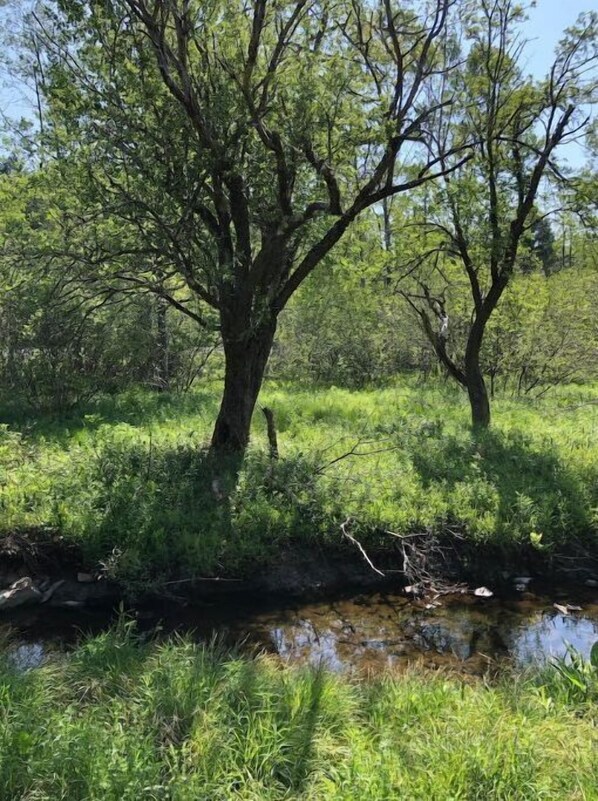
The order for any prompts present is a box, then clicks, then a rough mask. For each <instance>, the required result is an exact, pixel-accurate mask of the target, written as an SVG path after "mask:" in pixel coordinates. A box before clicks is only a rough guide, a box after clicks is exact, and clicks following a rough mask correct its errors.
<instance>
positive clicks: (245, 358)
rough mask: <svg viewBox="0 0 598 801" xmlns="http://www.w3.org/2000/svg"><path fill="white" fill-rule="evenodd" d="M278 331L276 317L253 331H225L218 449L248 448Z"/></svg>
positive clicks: (215, 442) (239, 450) (215, 439)
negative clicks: (267, 365)
mask: <svg viewBox="0 0 598 801" xmlns="http://www.w3.org/2000/svg"><path fill="white" fill-rule="evenodd" d="M275 333H276V320H274V321H270V322H268V323H265V324H262V325H259V326H257V327H256V328H255V329H254V330H252V331H251V332H250V333H247V331H246V330H245V331H242V330H238V331H234V330H233V331H231V332H226V333H224V336H223V340H224V342H223V344H224V392H223V394H222V401H221V404H220V411H219V413H218V417H217V419H216V425H215V427H214V433H213V435H212V443H211V449H212V451H213V452H214V453H225V452H230V453H239V454H242V453H243V452H244V451H245V449H246V448H247V445H248V443H249V431H250V427H251V417H252V415H253V410H254V409H255V404H256V401H257V397H258V395H259V392H260V389H261V386H262V380H263V378H264V370H265V369H266V364H267V362H268V357H269V356H270V351H271V350H272V343H273V342H274V334H275Z"/></svg>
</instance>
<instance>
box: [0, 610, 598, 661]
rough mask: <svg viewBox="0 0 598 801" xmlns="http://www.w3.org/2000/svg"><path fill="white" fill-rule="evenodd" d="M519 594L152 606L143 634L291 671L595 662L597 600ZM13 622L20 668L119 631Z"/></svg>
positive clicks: (89, 624) (63, 621) (33, 619)
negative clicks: (250, 655) (577, 655)
mask: <svg viewBox="0 0 598 801" xmlns="http://www.w3.org/2000/svg"><path fill="white" fill-rule="evenodd" d="M524 597H525V600H524V599H523V597H521V596H519V597H518V598H517V599H515V600H513V599H511V600H509V601H502V602H501V601H499V600H497V599H491V600H483V599H477V598H472V597H471V596H457V597H452V598H443V599H441V603H440V604H439V605H437V606H433V607H432V608H430V607H429V605H428V607H427V608H426V604H424V603H421V604H417V603H412V602H411V601H409V600H408V599H407V598H406V597H405V596H404V595H399V594H397V595H393V594H390V595H388V594H387V595H370V596H366V595H360V596H356V597H353V598H350V599H344V600H340V601H336V602H334V603H330V602H326V603H325V602H322V603H312V604H300V605H296V606H287V607H282V608H281V607H280V606H278V607H275V608H272V607H264V606H263V605H261V606H260V605H256V604H253V605H251V604H244V605H241V604H239V603H232V604H229V605H226V604H221V603H215V604H213V605H205V604H204V605H203V606H201V607H200V606H188V607H183V608H182V607H180V606H174V605H170V606H169V605H153V606H150V607H146V608H145V609H143V610H138V612H137V614H138V620H139V628H140V630H142V631H148V632H152V631H153V630H154V629H155V628H156V626H157V624H158V623H159V624H160V627H161V635H160V636H167V635H168V634H170V633H172V632H174V631H176V632H179V633H184V632H188V633H190V634H191V636H193V637H195V638H196V639H197V640H199V641H204V640H207V639H209V638H211V637H212V636H213V635H214V633H216V634H218V635H219V636H220V637H221V638H222V639H223V640H225V641H226V642H230V643H231V644H232V643H237V642H241V641H242V642H244V643H246V644H247V646H249V647H251V648H255V647H257V648H258V649H266V650H268V651H270V652H273V653H276V654H279V655H280V657H281V658H282V659H283V660H285V661H288V662H292V663H304V664H311V665H320V664H324V665H326V666H327V667H328V668H330V669H332V670H334V671H353V670H356V671H366V672H375V671H377V670H380V669H382V668H384V667H399V668H400V667H402V666H407V665H409V664H411V663H413V662H415V661H417V662H421V663H423V664H424V665H426V666H427V667H432V668H433V667H441V666H448V667H451V668H452V669H457V670H459V671H461V672H463V673H482V672H484V671H485V670H486V668H487V666H488V664H489V662H492V663H497V662H500V660H501V659H504V658H508V659H512V660H514V661H515V662H517V663H519V664H521V665H529V664H534V663H535V664H540V663H543V662H545V661H547V660H548V659H549V658H550V657H555V656H564V655H565V654H566V650H567V645H568V644H570V645H572V646H573V647H574V648H576V649H577V650H578V651H580V652H581V653H582V654H583V655H584V656H588V655H589V652H590V649H591V647H592V645H593V643H594V642H596V641H598V599H597V598H596V597H593V598H592V597H590V598H588V597H586V598H584V599H582V600H581V601H580V605H581V606H582V607H583V610H582V611H581V612H578V613H574V614H571V615H564V614H562V613H561V612H559V611H557V610H556V609H555V608H554V607H553V600H554V599H553V598H548V597H543V598H542V597H534V596H531V595H527V596H524ZM11 622H12V625H13V633H12V636H11V638H10V643H9V645H8V646H7V648H8V649H9V650H8V654H9V658H10V660H11V661H12V662H13V664H14V665H15V666H16V667H17V668H18V669H20V670H27V669H30V668H35V667H37V666H39V665H40V664H42V662H43V660H44V658H45V655H46V653H47V650H48V648H49V647H58V648H63V647H65V646H70V645H72V644H74V643H75V642H76V641H77V640H78V639H79V638H80V637H81V634H82V632H88V631H90V630H91V631H99V630H101V629H103V628H106V626H107V625H109V623H110V619H109V616H108V617H107V616H106V614H105V613H100V614H97V615H96V616H95V617H94V616H92V615H88V617H87V618H84V617H82V616H81V614H75V613H71V614H70V615H67V614H65V613H64V612H61V613H60V615H54V614H53V613H52V611H51V610H48V612H47V614H46V616H45V618H44V619H43V620H42V619H40V617H39V610H38V611H36V612H35V613H31V615H30V616H29V617H28V616H27V614H25V613H23V615H22V616H21V617H20V618H15V619H14V620H13V621H11Z"/></svg>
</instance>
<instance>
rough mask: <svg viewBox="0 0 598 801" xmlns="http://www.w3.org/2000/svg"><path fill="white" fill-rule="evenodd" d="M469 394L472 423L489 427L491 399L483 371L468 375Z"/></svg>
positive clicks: (475, 425)
mask: <svg viewBox="0 0 598 801" xmlns="http://www.w3.org/2000/svg"><path fill="white" fill-rule="evenodd" d="M467 394H468V395H469V403H470V405H471V424H472V426H473V427H474V428H478V429H479V428H488V427H489V426H490V401H489V400H488V391H487V389H486V382H485V381H484V376H483V375H482V371H481V370H479V368H478V370H477V371H476V372H474V374H473V375H470V374H468V375H467Z"/></svg>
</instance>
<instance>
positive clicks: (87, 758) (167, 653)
mask: <svg viewBox="0 0 598 801" xmlns="http://www.w3.org/2000/svg"><path fill="white" fill-rule="evenodd" d="M568 688H569V684H568V683H567V682H566V681H565V680H564V679H563V675H562V674H561V673H558V672H557V671H556V670H554V669H552V670H551V671H550V672H549V673H546V674H545V675H544V676H543V677H537V676H536V677H531V676H528V677H517V676H509V677H507V678H504V679H501V680H498V682H494V683H491V682H488V681H483V680H471V679H470V680H469V681H467V682H463V681H462V680H460V679H459V678H458V677H455V676H451V675H449V674H441V673H435V674H432V673H425V672H424V673H422V672H420V671H415V670H411V671H410V672H407V673H406V674H402V675H395V676H393V675H392V674H385V675H382V676H379V677H378V678H376V679H374V680H370V681H364V680H360V679H358V678H348V677H343V676H338V675H334V674H331V673H329V672H326V671H325V670H317V669H313V668H312V669H307V668H305V669H300V668H289V667H283V666H281V665H280V663H278V662H277V661H275V660H274V659H273V658H271V657H270V658H269V657H264V656H258V657H254V658H250V657H247V656H242V655H239V654H235V653H231V652H230V651H229V652H226V651H224V650H222V649H220V648H219V647H218V646H217V645H215V644H212V645H197V644H193V643H192V642H190V641H188V640H180V639H179V640H171V641H169V642H166V643H162V644H158V643H155V642H140V641H139V640H138V639H137V637H136V636H135V634H134V632H133V631H132V629H131V627H130V625H129V624H127V623H124V622H121V623H120V625H118V626H117V627H116V628H115V629H114V630H112V631H110V632H108V633H105V634H102V635H100V636H98V637H95V638H94V639H91V640H88V641H87V642H85V643H84V644H83V645H82V646H80V647H79V648H78V649H77V650H76V651H74V652H73V653H72V654H71V655H70V656H68V657H64V656H62V657H54V658H53V659H51V660H50V661H49V663H47V664H46V665H45V666H42V667H40V668H36V669H33V670H29V671H27V672H24V673H23V672H21V673H19V672H17V671H16V670H15V669H14V667H12V666H11V664H10V661H9V659H8V658H7V657H4V658H3V660H2V661H1V662H0V799H2V801H4V800H5V801H17V800H18V799H21V801H25V799H28V800H29V799H35V800H36V801H71V800H72V801H82V800H83V799H85V801H94V800H96V799H97V801H100V799H101V801H112V800H114V801H140V799H143V801H164V800H165V799H168V800H169V801H234V800H235V799H236V800H238V801H241V799H245V801H250V800H251V801H274V800H275V799H276V801H283V799H287V800H289V801H290V799H297V801H298V800H299V799H302V800H304V801H308V800H309V801H322V799H326V801H335V800H338V801H341V799H342V801H393V800H394V799H396V801H399V799H400V801H404V800H405V799H410V801H411V799H413V801H416V800H417V799H421V800H422V801H448V800H449V799H451V801H458V800H460V799H463V800H465V799H470V800H471V801H482V800H483V801H492V800H493V799H505V801H506V799H508V800H509V801H516V800H517V799H521V801H533V799H554V801H567V800H569V799H571V800H572V799H584V801H590V800H591V799H596V798H598V759H597V758H596V754H597V753H598V728H597V724H598V719H597V718H596V709H597V708H596V705H595V703H594V704H593V705H592V703H590V701H591V697H590V695H591V693H596V690H598V681H596V676H594V685H593V688H589V689H588V690H587V692H586V693H585V695H584V696H583V697H581V696H579V695H576V696H575V697H574V698H572V697H571V696H570V694H569V690H568ZM593 697H594V698H595V697H596V696H595V695H594V696H593Z"/></svg>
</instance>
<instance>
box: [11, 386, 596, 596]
mask: <svg viewBox="0 0 598 801" xmlns="http://www.w3.org/2000/svg"><path fill="white" fill-rule="evenodd" d="M594 398H595V392H594V389H593V388H592V387H586V388H579V387H569V388H564V389H561V390H560V391H559V392H558V393H556V394H555V395H553V396H551V397H549V398H546V399H544V400H542V401H536V402H535V403H528V402H524V401H516V400H511V399H507V398H499V399H497V400H496V402H495V404H494V412H495V416H494V426H493V428H492V430H491V431H490V432H488V433H487V434H484V435H475V436H474V435H473V434H472V432H471V431H470V429H469V427H468V416H469V411H468V407H467V404H466V400H465V398H464V397H463V395H462V393H460V392H459V391H456V390H455V389H454V388H452V387H450V386H445V385H440V384H437V385H427V386H420V385H418V384H417V383H416V382H415V381H414V380H411V379H407V378H402V379H400V380H399V381H397V383H396V385H395V386H393V387H387V388H384V389H372V390H361V391H349V390H344V389H339V388H334V387H332V388H327V389H317V388H316V389H314V388H301V387H299V386H297V385H277V384H276V383H273V382H271V383H270V384H269V385H267V386H266V388H265V389H264V392H263V397H262V399H261V400H262V402H264V403H267V404H268V405H269V406H271V407H272V408H273V409H274V412H275V417H276V422H277V426H278V430H279V439H280V445H281V451H282V455H283V458H282V459H281V460H280V461H279V463H278V464H276V465H274V466H272V465H271V464H270V463H269V461H268V458H267V456H266V447H265V430H264V425H263V421H262V420H261V416H260V415H259V413H258V414H256V417H255V421H254V436H253V444H252V446H251V448H250V451H249V453H248V455H247V458H246V460H245V463H244V465H243V467H242V469H241V472H240V474H238V475H237V474H236V473H234V472H232V471H231V473H230V475H227V474H226V473H225V472H224V471H222V469H221V468H218V471H217V472H218V478H219V480H220V484H221V487H222V489H223V490H224V495H225V497H224V498H221V499H217V498H216V497H215V495H214V493H213V491H212V482H213V479H214V476H215V472H216V468H215V467H214V465H213V464H212V463H211V462H210V461H209V460H208V459H207V458H206V455H205V451H203V450H202V445H203V444H205V443H206V441H207V439H208V438H209V433H210V425H211V422H212V421H213V419H214V416H215V412H216V408H217V402H218V387H216V386H214V387H210V386H208V387H204V388H202V389H201V390H198V391H196V392H193V393H191V394H188V395H186V396H183V397H175V396H168V395H164V394H150V393H144V392H131V393H127V394H125V395H121V396H118V397H114V398H104V399H101V400H99V401H97V402H96V403H94V404H92V405H90V406H89V407H88V408H85V409H81V410H80V411H79V412H77V413H75V414H72V415H71V416H70V417H68V418H63V419H50V418H40V419H36V420H18V419H12V420H11V422H10V425H8V426H5V427H4V429H2V431H1V432H0V526H1V528H2V530H4V531H8V530H11V529H14V528H26V527H30V526H49V527H53V528H56V529H58V530H60V532H61V533H63V534H64V535H66V536H67V537H70V538H73V539H74V540H77V541H79V542H80V543H81V544H82V546H83V547H84V550H85V552H86V554H87V556H88V558H89V560H90V561H96V560H105V559H106V558H108V557H109V555H110V554H111V553H112V552H113V551H114V552H115V553H116V554H117V557H116V558H113V559H112V561H111V564H113V565H114V566H115V567H116V569H117V571H119V574H120V576H121V577H125V578H128V579H130V580H131V581H133V580H135V581H145V580H150V579H151V578H152V576H154V577H155V576H156V575H157V574H159V573H160V572H161V571H163V572H168V573H173V572H175V573H179V574H180V573H181V572H183V573H189V574H193V573H229V574H235V575H242V574H243V573H248V572H251V571H252V570H254V569H255V568H256V566H261V565H263V564H264V563H266V562H267V561H268V560H271V559H276V558H278V556H279V554H280V553H281V550H282V549H285V548H287V546H288V545H289V544H293V543H300V544H307V545H309V546H310V547H311V545H313V544H314V543H318V544H320V545H323V546H324V547H337V546H340V537H339V524H340V522H341V521H342V520H344V519H346V518H347V517H348V516H350V517H352V518H353V519H354V520H355V521H356V522H355V526H356V531H357V533H358V534H359V535H360V536H361V537H363V538H364V541H365V542H367V543H368V544H370V545H376V546H378V547H381V546H383V545H384V544H386V543H388V542H389V538H388V537H386V536H385V535H384V534H383V532H384V531H386V530H391V531H394V532H398V533H408V532H411V531H419V530H423V529H429V530H434V531H442V530H443V529H444V527H445V526H446V525H447V524H450V525H451V526H452V527H453V528H454V527H455V526H456V527H458V528H459V529H461V530H462V531H463V532H464V533H465V535H466V537H467V538H468V540H469V542H470V543H471V544H472V545H474V546H475V547H480V548H483V546H484V545H488V546H492V547H494V548H500V549H503V550H505V551H506V552H515V553H517V552H518V551H522V550H525V549H526V548H527V549H529V548H530V547H531V546H534V547H536V548H538V549H540V550H542V551H543V552H544V553H550V552H551V551H554V550H556V549H560V550H567V549H568V548H571V547H572V543H578V542H582V543H583V544H584V547H586V548H588V549H589V550H594V552H596V550H598V548H597V545H598V536H597V534H598V436H597V434H598V406H597V405H596V404H594V403H592V401H593V400H594ZM356 445H357V448H356V454H355V455H352V456H349V457H347V458H344V459H340V461H335V459H336V458H337V457H339V456H341V455H342V454H344V453H346V452H347V451H350V450H352V449H353V448H354V447H355V446H356Z"/></svg>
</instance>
